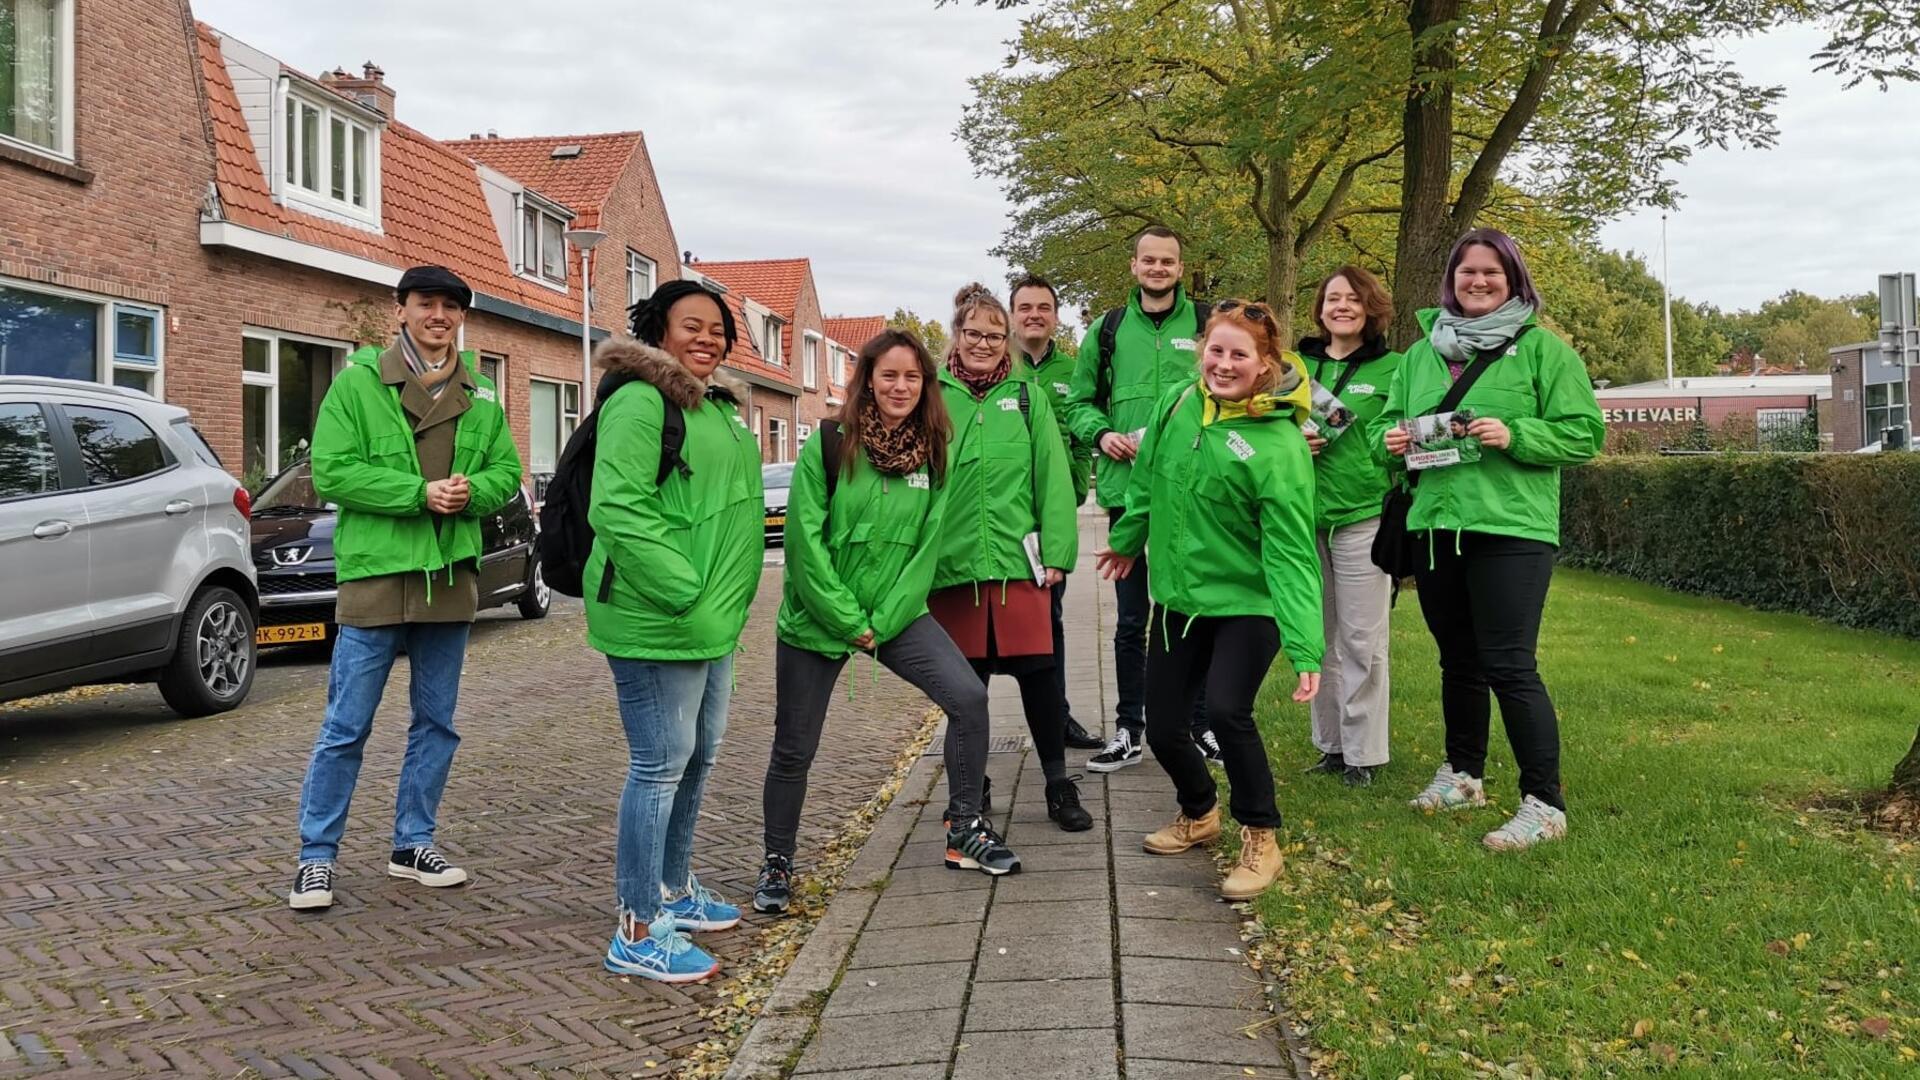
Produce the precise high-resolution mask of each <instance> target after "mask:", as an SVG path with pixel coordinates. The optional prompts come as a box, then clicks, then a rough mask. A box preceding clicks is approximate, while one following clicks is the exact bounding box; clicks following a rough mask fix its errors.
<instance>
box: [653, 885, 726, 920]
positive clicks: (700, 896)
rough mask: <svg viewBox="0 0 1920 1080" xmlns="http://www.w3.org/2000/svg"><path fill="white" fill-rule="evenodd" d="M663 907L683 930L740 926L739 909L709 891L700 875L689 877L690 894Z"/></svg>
mask: <svg viewBox="0 0 1920 1080" xmlns="http://www.w3.org/2000/svg"><path fill="white" fill-rule="evenodd" d="M662 910H663V911H665V912H666V913H667V914H669V915H671V916H673V923H674V926H675V928H677V929H680V930H731V929H733V928H734V927H736V926H738V925H740V908H739V907H738V906H737V905H734V904H729V903H727V902H726V901H725V900H722V899H720V898H719V897H717V896H715V895H713V894H712V893H710V892H708V891H707V890H706V888H705V887H704V886H702V885H701V884H700V879H699V878H693V877H690V878H688V879H687V895H685V896H683V897H681V898H680V899H678V900H669V901H667V902H666V903H665V904H664V905H662Z"/></svg>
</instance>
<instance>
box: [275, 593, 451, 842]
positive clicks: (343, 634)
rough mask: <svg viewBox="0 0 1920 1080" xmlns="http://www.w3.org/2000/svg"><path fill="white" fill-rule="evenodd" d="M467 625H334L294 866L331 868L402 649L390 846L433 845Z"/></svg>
mask: <svg viewBox="0 0 1920 1080" xmlns="http://www.w3.org/2000/svg"><path fill="white" fill-rule="evenodd" d="M472 629H473V627H472V626H471V625H470V624H468V623H403V624H401V625H398V626H377V627H371V628H362V627H357V626H343V627H341V628H340V639H339V640H338V641H336V642H335V643H334V646H333V666H332V668H331V669H330V670H329V672H328V674H327V714H326V719H325V720H324V721H322V722H321V724H320V736H319V738H317V739H315V740H314V743H313V758H312V760H311V761H309V762H308V764H307V782H306V785H305V786H304V787H303V788H302V789H301V791H300V861H301V862H332V861H333V860H334V858H335V857H336V856H337V855H338V854H339V852H340V836H341V834H342V833H344V832H346V829H347V806H348V804H349V803H351V802H352V801H353V787H354V784H355V783H356V782H357V781H358V780H359V779H360V755H361V752H362V751H364V750H365V749H366V747H367V736H368V735H370V734H372V733H373V714H374V712H375V711H376V710H378V709H379V708H380V695H381V694H382V693H384V692H385V691H386V688H387V676H388V674H389V673H391V672H392V671H393V661H394V657H396V656H398V655H399V654H400V650H401V649H402V647H404V648H405V649H406V652H407V669H408V672H409V674H410V676H411V686H410V688H409V694H408V696H409V698H410V699H411V704H412V706H413V724H412V726H411V727H409V728H408V729H407V756H406V759H405V761H404V762H402V764H401V766H400V787H399V791H398V793H397V795H396V796H395V799H394V808H393V846H394V847H395V848H396V849H400V848H411V847H419V846H421V845H423V844H431V843H433V826H434V816H435V814H436V813H437V812H438V811H439V809H440V794H441V792H443V791H445V790H446V787H447V772H448V770H449V769H451V768H452V767H453V751H454V748H455V747H457V746H459V745H460V736H459V735H458V734H456V733H455V732H454V730H453V709H454V706H455V704H457V702H458V701H459V697H460V669H461V666H462V665H463V664H464V663H465V662H466V658H467V634H468V632H469V631H470V630H472Z"/></svg>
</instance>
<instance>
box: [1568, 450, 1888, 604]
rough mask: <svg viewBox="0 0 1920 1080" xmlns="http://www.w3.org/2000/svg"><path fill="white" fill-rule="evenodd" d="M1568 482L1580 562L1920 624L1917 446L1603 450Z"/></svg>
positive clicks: (1711, 592)
mask: <svg viewBox="0 0 1920 1080" xmlns="http://www.w3.org/2000/svg"><path fill="white" fill-rule="evenodd" d="M1561 484H1562V495H1561V542H1562V545H1563V547H1562V558H1563V560H1564V561H1566V562H1568V563H1570V564H1572V565H1575V566H1585V567H1590V568H1593V569H1597V570H1606V571H1610V572H1613V573H1618V574H1625V575H1627V576H1629V577H1635V578H1639V579H1641V580H1643V581H1650V582H1653V583H1654V584H1657V585H1664V586H1667V587H1669V588H1673V589H1679V590H1682V591H1685V592H1692V593H1702V594H1705V595H1708V596H1718V597H1722V598H1724V599H1727V600H1735V601H1738V602H1740V603H1743V604H1750V605H1752V606H1754V607H1760V608H1771V609H1775V610H1784V611H1797V612H1800V613H1802V614H1806V615H1813V616H1817V617H1819V618H1823V619H1829V620H1832V621H1834V622H1838V623H1843V624H1845V625H1847V626H1858V627H1867V628H1872V629H1876V630H1885V631H1889V632H1892V633H1896V634H1904V635H1906V636H1909V637H1920V453H1892V454H1743V455H1711V456H1698V457H1660V458H1646V457H1642V458H1602V459H1600V460H1599V461H1596V462H1594V463H1593V464H1591V465H1587V466H1584V467H1581V468H1578V469H1568V470H1567V471H1566V472H1565V473H1563V474H1562V475H1561Z"/></svg>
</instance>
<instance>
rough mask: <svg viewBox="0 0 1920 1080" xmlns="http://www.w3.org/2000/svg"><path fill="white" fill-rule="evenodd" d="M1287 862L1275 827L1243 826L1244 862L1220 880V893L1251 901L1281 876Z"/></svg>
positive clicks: (1242, 857)
mask: <svg viewBox="0 0 1920 1080" xmlns="http://www.w3.org/2000/svg"><path fill="white" fill-rule="evenodd" d="M1282 869H1284V863H1283V861H1282V860H1281V858H1280V840H1279V838H1278V837H1276V836H1274V834H1273V830H1272V829H1249V828H1246V827H1244V826H1243V827H1242V828H1241V829H1240V864H1239V865H1238V866H1235V867H1234V868H1233V872H1232V873H1229V874H1228V875H1227V880H1225V881H1223V882H1221V883H1220V895H1221V896H1224V897H1226V898H1227V899H1229V900H1251V899H1253V898H1254V897H1256V896H1259V895H1260V894H1261V893H1263V892H1266V891H1267V886H1269V885H1271V884H1273V883H1274V882H1275V881H1277V880H1279V878H1280V871H1281V870H1282Z"/></svg>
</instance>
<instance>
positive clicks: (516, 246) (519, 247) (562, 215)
mask: <svg viewBox="0 0 1920 1080" xmlns="http://www.w3.org/2000/svg"><path fill="white" fill-rule="evenodd" d="M528 212H532V213H534V214H538V215H539V216H540V218H541V219H542V224H545V221H546V219H549V218H550V219H552V220H553V221H555V222H557V223H558V224H559V226H560V277H559V278H558V279H557V280H556V279H554V278H550V277H548V276H547V275H546V272H545V271H544V270H543V269H542V267H543V265H544V263H543V262H542V260H541V258H540V256H541V255H543V254H544V252H542V251H535V252H532V253H531V254H530V253H529V252H528V251H527V214H528ZM572 220H573V219H572V218H570V217H569V216H567V212H566V211H564V210H562V209H560V208H559V207H558V206H555V205H554V204H552V203H550V202H547V201H546V200H545V199H540V198H535V197H534V196H533V195H532V194H530V193H527V192H522V193H521V194H520V195H519V196H518V197H516V198H515V199H514V201H513V271H514V273H515V274H518V275H519V276H520V278H521V280H523V281H531V282H533V283H534V284H536V285H541V286H544V287H545V288H549V289H552V290H553V291H554V292H557V293H565V292H566V291H567V270H568V267H569V265H570V260H571V258H572V247H573V245H571V244H569V243H567V237H566V232H567V228H568V226H569V225H570V224H571V223H572ZM545 234H546V230H544V229H536V230H535V231H534V242H535V244H536V245H539V244H542V243H543V241H541V240H540V237H542V236H544V235H545Z"/></svg>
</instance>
